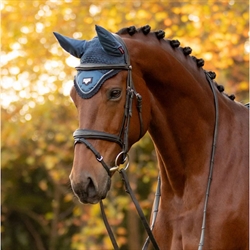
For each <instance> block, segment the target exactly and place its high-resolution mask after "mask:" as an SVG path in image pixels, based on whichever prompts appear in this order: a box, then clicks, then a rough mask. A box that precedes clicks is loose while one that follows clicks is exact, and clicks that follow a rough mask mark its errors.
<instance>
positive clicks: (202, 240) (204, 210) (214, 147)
mask: <svg viewBox="0 0 250 250" xmlns="http://www.w3.org/2000/svg"><path fill="white" fill-rule="evenodd" d="M205 75H206V78H207V81H208V83H209V85H210V87H211V89H212V92H213V97H214V108H215V123H214V135H213V144H212V153H211V158H210V168H209V175H208V182H207V190H206V197H205V203H204V209H203V218H202V227H201V236H200V243H199V247H198V250H202V249H203V245H204V241H205V228H206V215H207V205H208V198H209V193H210V187H211V182H212V178H213V169H214V156H215V150H216V142H217V134H218V123H219V103H218V98H217V95H216V90H215V88H214V84H213V81H212V80H211V77H210V74H209V72H207V71H205Z"/></svg>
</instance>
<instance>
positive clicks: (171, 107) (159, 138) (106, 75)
mask: <svg viewBox="0 0 250 250" xmlns="http://www.w3.org/2000/svg"><path fill="white" fill-rule="evenodd" d="M96 33H97V36H96V37H94V38H93V39H92V40H89V41H86V40H77V39H73V38H69V37H66V36H63V35H60V34H59V33H54V34H55V36H56V38H57V40H58V41H59V43H60V45H61V47H62V48H63V49H64V50H66V51H67V52H69V53H70V54H71V55H73V56H75V57H77V58H79V59H80V65H79V66H77V67H76V69H77V74H76V76H75V79H74V86H73V87H72V89H71V93H70V96H71V98H72V100H73V102H74V104H75V106H76V107H77V110H78V117H79V129H77V130H76V131H75V132H74V138H75V149H74V160H73V167H72V171H71V173H70V177H69V178H70V182H71V186H72V189H73V192H74V194H75V195H76V196H77V197H78V198H79V201H80V202H81V203H90V204H95V203H98V202H100V201H101V200H102V199H105V197H106V196H107V193H108V191H109V189H110V184H111V177H112V175H113V174H114V173H115V172H116V170H119V165H120V164H122V163H124V162H125V161H126V159H127V157H128V155H127V154H128V151H129V149H130V148H131V146H132V145H133V144H134V143H135V142H137V141H138V140H140V138H142V137H143V135H144V134H145V133H146V132H147V131H148V132H149V134H150V136H151V138H152V141H153V143H154V147H155V151H156V154H157V161H158V166H159V171H160V178H161V186H160V191H161V200H160V204H159V211H158V215H157V217H156V221H155V225H154V228H153V235H154V237H155V239H156V241H157V244H158V246H159V249H161V250H165V249H166V250H179V249H184V250H189V249H190V250H193V249H197V248H198V247H199V249H204V250H208V249H209V250H210V249H216V250H218V249H220V250H225V249H227V250H235V249H237V250H245V249H248V247H249V242H248V235H249V212H248V211H249V154H248V152H249V144H248V143H249V140H248V139H249V132H248V131H249V130H248V129H249V127H248V125H249V112H248V109H247V108H246V107H245V106H244V105H243V104H241V103H239V102H236V101H234V96H233V95H227V94H225V93H224V87H223V86H222V85H218V84H217V83H216V82H215V81H214V79H215V77H216V75H215V73H214V72H210V71H206V70H204V69H203V66H204V61H203V60H202V59H197V58H196V57H194V56H191V53H192V49H191V48H190V47H181V46H180V42H179V41H178V40H168V39H165V38H164V36H165V34H164V31H162V30H158V31H151V27H150V26H148V25H146V26H143V27H141V28H138V29H137V28H135V27H134V26H132V27H128V28H123V29H121V30H120V31H118V32H117V33H111V32H109V31H108V30H106V29H104V28H103V27H101V26H97V25H96ZM132 114H133V115H132ZM208 198H209V199H208ZM201 235H203V236H201Z"/></svg>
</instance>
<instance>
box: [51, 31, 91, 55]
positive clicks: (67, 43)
mask: <svg viewBox="0 0 250 250" xmlns="http://www.w3.org/2000/svg"><path fill="white" fill-rule="evenodd" d="M53 33H54V35H55V37H56V39H57V40H58V42H59V43H60V45H61V47H62V48H63V49H65V50H66V51H67V52H68V53H70V54H71V55H72V56H75V57H77V58H81V57H82V55H83V53H84V46H85V43H86V41H85V40H76V39H73V38H69V37H66V36H63V35H60V34H59V33H57V32H53Z"/></svg>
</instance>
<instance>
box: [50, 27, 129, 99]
mask: <svg viewBox="0 0 250 250" xmlns="http://www.w3.org/2000/svg"><path fill="white" fill-rule="evenodd" d="M96 31H97V35H98V37H95V38H93V39H92V40H90V41H85V40H76V39H72V38H68V37H65V36H62V35H60V34H58V33H54V34H55V36H56V38H57V39H58V41H59V43H60V45H61V46H62V47H63V48H64V49H65V50H66V51H67V52H69V53H70V54H71V55H73V56H75V57H77V58H80V63H81V64H88V63H91V64H106V65H109V64H124V63H126V61H125V55H124V50H123V49H122V45H121V44H120V43H119V41H118V40H117V39H116V38H115V37H114V36H113V35H112V34H111V33H110V32H109V31H107V30H105V29H103V28H102V27H100V26H96ZM120 71H121V70H119V69H116V70H114V69H111V70H83V71H82V70H78V71H77V74H76V76H75V78H74V85H75V88H76V91H77V93H78V94H79V96H80V97H82V98H84V99H87V98H91V97H92V96H93V95H95V94H96V93H97V92H98V91H99V89H100V88H101V86H102V85H103V83H104V82H105V81H106V80H107V79H109V78H111V77H113V76H115V75H116V74H118V73H119V72H120Z"/></svg>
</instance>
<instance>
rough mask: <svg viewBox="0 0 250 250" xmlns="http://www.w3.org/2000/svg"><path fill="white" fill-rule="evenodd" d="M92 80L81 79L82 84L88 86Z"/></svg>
mask: <svg viewBox="0 0 250 250" xmlns="http://www.w3.org/2000/svg"><path fill="white" fill-rule="evenodd" d="M92 80H93V77H87V78H83V79H82V82H83V83H84V84H85V85H88V84H89V83H92Z"/></svg>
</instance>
